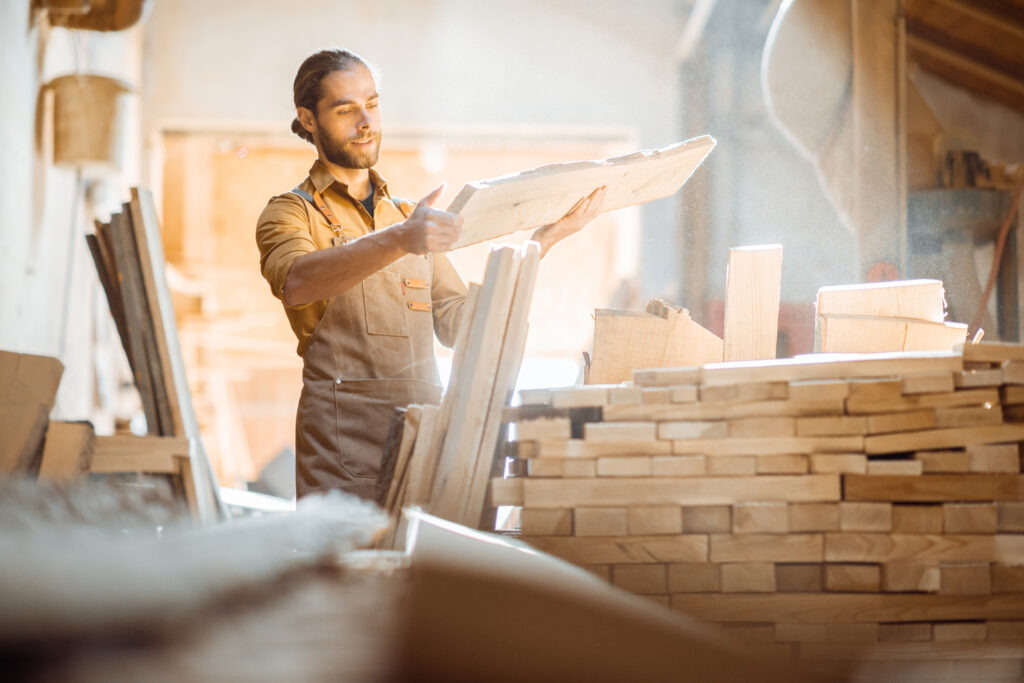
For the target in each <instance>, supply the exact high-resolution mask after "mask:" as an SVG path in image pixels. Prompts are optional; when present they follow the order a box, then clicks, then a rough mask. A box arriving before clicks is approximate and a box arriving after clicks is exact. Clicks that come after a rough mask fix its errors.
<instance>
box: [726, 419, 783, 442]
mask: <svg viewBox="0 0 1024 683" xmlns="http://www.w3.org/2000/svg"><path fill="white" fill-rule="evenodd" d="M728 425H729V436H730V437H733V438H749V437H782V436H796V418H794V417H790V416H780V417H740V418H735V419H732V420H729V421H728Z"/></svg>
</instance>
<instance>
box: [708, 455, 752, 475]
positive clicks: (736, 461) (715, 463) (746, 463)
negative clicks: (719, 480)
mask: <svg viewBox="0 0 1024 683" xmlns="http://www.w3.org/2000/svg"><path fill="white" fill-rule="evenodd" d="M704 467H705V471H706V472H707V473H708V474H709V475H715V476H736V477H741V476H750V475H753V474H757V459H756V458H755V457H754V456H752V455H738V456H735V457H718V456H716V457H713V458H706V459H705V460H704Z"/></svg>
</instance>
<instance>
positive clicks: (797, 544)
mask: <svg viewBox="0 0 1024 683" xmlns="http://www.w3.org/2000/svg"><path fill="white" fill-rule="evenodd" d="M823 557H824V537H823V536H822V535H821V534H791V535H784V534H783V535H779V534H712V535H711V554H710V558H711V561H712V562H821V561H822V559H823Z"/></svg>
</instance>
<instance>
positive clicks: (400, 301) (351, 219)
mask: <svg viewBox="0 0 1024 683" xmlns="http://www.w3.org/2000/svg"><path fill="white" fill-rule="evenodd" d="M293 95H294V100H295V108H296V114H297V116H296V118H295V119H294V120H293V121H292V131H293V132H294V133H296V134H297V135H299V136H300V137H302V138H303V139H304V140H306V141H308V142H311V143H312V144H313V145H314V146H315V147H316V151H317V160H316V161H315V162H314V163H313V166H312V168H310V170H309V176H308V177H307V178H306V179H305V180H304V181H303V182H302V183H301V184H300V185H299V186H298V187H296V188H295V189H294V190H292V191H291V192H286V193H284V194H281V195H278V196H276V197H273V198H272V199H271V200H270V202H269V203H268V204H267V207H266V208H265V209H264V210H263V213H262V214H261V215H260V218H259V221H258V224H257V227H256V241H257V244H258V245H259V249H260V267H261V270H262V272H263V276H264V277H265V278H266V279H267V281H268V282H269V283H270V287H271V289H272V290H273V292H274V295H275V296H277V297H278V298H279V299H281V301H282V302H283V303H284V308H285V313H286V314H287V316H288V321H289V323H291V326H292V330H293V331H294V332H295V335H296V336H297V337H298V340H299V346H298V353H299V355H300V356H302V360H303V371H302V381H303V388H302V394H301V397H300V398H299V407H298V412H297V414H296V424H295V454H296V463H295V465H296V489H297V493H298V495H299V496H303V495H306V494H309V493H312V492H314V491H319V490H324V489H331V488H339V489H343V490H345V491H348V492H350V493H354V494H356V495H359V496H362V497H364V498H372V496H373V489H374V486H375V483H376V478H377V470H378V468H379V465H380V457H381V451H382V446H383V442H384V438H385V436H386V434H387V430H388V423H389V421H390V419H391V414H392V412H393V409H394V407H396V406H404V405H407V404H410V403H437V402H438V401H439V400H440V395H441V388H440V384H439V381H438V373H437V366H436V363H435V359H434V351H433V335H434V334H435V333H436V334H437V337H438V339H439V340H440V341H441V343H442V344H445V345H446V346H451V345H452V344H453V343H454V341H455V334H456V332H457V330H458V326H459V322H460V319H461V317H462V315H461V314H462V306H463V303H464V302H465V297H466V287H465V285H464V284H463V282H462V280H461V279H460V278H459V276H458V274H457V273H456V272H455V269H454V268H453V267H452V265H451V263H450V262H449V261H448V259H447V258H446V257H445V256H444V252H446V251H448V249H450V248H451V246H452V245H453V244H454V243H455V241H456V240H457V239H458V237H459V232H460V230H461V225H462V217H461V216H459V215H457V214H454V213H449V212H447V211H443V210H441V209H438V208H435V207H434V206H433V204H434V202H435V201H436V200H437V198H438V197H439V196H440V195H441V193H442V192H443V190H444V185H441V186H440V187H438V188H437V189H435V190H434V191H433V192H431V193H430V194H428V195H427V196H426V197H424V198H423V199H421V200H420V201H419V203H417V204H412V203H411V202H405V201H402V200H400V199H394V198H392V197H391V194H390V192H389V190H388V186H387V183H386V182H385V181H384V179H383V178H382V177H381V176H380V174H378V173H377V172H376V171H375V170H373V166H374V165H375V164H376V163H377V157H378V154H379V151H380V141H381V117H380V107H379V102H380V96H379V94H378V92H377V86H376V83H375V80H374V77H373V74H372V73H371V71H370V69H369V67H368V66H367V64H366V63H365V62H364V61H363V60H362V59H361V58H360V57H359V56H358V55H355V54H353V53H351V52H348V51H346V50H325V51H321V52H318V53H316V54H314V55H312V56H310V57H309V58H307V59H306V60H305V61H304V62H303V63H302V65H301V66H300V67H299V71H298V73H297V74H296V76H295V83H294V87H293ZM603 201H604V188H598V189H597V190H595V191H594V192H593V193H592V194H591V195H590V196H589V197H586V198H585V199H583V200H581V201H580V202H579V204H578V205H577V206H576V208H575V209H574V210H573V211H571V212H569V213H568V214H566V216H564V217H563V218H561V219H560V220H558V221H557V222H555V223H552V224H550V225H546V226H544V227H542V228H539V229H538V230H537V231H536V232H535V233H534V234H533V239H534V240H536V241H538V242H539V243H540V245H541V254H542V255H543V254H544V253H546V252H547V251H548V250H549V249H550V248H551V246H552V245H554V244H555V243H556V242H558V241H559V240H561V239H563V238H565V237H567V236H568V235H571V234H573V233H575V232H576V231H578V230H579V229H580V228H582V227H583V226H584V225H585V224H586V223H587V222H588V221H590V220H591V219H592V218H593V217H594V216H596V215H597V214H598V212H599V211H600V208H601V204H602V202H603Z"/></svg>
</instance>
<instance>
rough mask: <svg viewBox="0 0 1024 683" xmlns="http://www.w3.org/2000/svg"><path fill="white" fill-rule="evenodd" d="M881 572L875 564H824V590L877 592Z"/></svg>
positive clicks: (879, 587) (880, 581) (879, 585)
mask: <svg viewBox="0 0 1024 683" xmlns="http://www.w3.org/2000/svg"><path fill="white" fill-rule="evenodd" d="M881 585H882V572H881V569H880V568H879V565H877V564H826V565H825V590H827V591H832V592H840V593H847V592H858V591H861V592H863V591H870V592H878V591H879V590H880V589H881Z"/></svg>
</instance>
